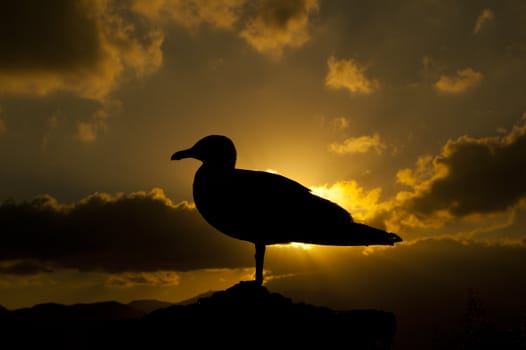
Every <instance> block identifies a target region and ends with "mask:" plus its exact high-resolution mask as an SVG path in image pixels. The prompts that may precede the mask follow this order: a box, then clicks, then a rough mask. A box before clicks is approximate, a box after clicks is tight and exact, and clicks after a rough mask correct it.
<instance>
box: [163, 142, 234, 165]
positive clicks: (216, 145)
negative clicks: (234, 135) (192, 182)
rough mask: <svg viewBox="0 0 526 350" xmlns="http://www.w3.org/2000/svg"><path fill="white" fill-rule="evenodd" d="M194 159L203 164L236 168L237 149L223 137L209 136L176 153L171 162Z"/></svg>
mask: <svg viewBox="0 0 526 350" xmlns="http://www.w3.org/2000/svg"><path fill="white" fill-rule="evenodd" d="M184 158H194V159H198V160H200V161H202V162H203V164H207V165H214V166H220V167H231V168H234V167H235V165H236V148H235V146H234V143H233V142H232V140H230V139H229V138H228V137H226V136H222V135H209V136H205V137H203V138H202V139H201V140H199V141H197V143H196V144H195V145H193V146H192V147H190V148H188V149H185V150H182V151H178V152H175V153H174V154H172V157H171V158H170V159H171V160H180V159H184Z"/></svg>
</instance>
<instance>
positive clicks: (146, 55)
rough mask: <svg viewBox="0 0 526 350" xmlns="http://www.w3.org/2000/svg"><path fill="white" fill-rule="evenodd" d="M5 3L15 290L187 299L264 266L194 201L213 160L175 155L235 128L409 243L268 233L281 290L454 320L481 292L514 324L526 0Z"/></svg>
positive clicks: (19, 295) (254, 149)
mask: <svg viewBox="0 0 526 350" xmlns="http://www.w3.org/2000/svg"><path fill="white" fill-rule="evenodd" d="M0 8H1V9H0V159H1V160H2V167H1V170H0V203H1V205H0V227H1V228H0V231H1V234H0V305H3V306H5V307H7V308H11V309H14V308H20V307H27V306H31V305H34V304H37V303H42V302H59V303H68V304H70V303H77V302H93V301H100V300H110V299H111V300H118V301H123V302H127V301H131V300H135V299H160V300H165V301H173V302H176V301H180V300H184V299H186V298H191V297H193V296H195V295H197V294H199V293H204V292H207V291H210V290H220V289H224V288H227V287H229V286H231V285H233V284H235V283H237V282H238V281H239V280H247V279H252V278H253V274H254V260H253V253H254V251H253V246H252V245H251V244H249V243H247V242H244V241H238V240H235V239H232V238H230V237H228V236H224V235H222V234H221V233H219V232H218V231H216V230H215V229H213V228H211V227H210V226H209V225H208V224H207V223H206V222H205V221H204V220H203V219H202V218H201V217H200V215H199V213H198V212H197V211H196V209H195V207H194V205H193V199H192V181H193V175H194V173H195V171H196V170H197V168H198V167H199V165H200V163H199V161H197V160H185V161H180V162H174V161H170V156H171V154H172V153H173V152H174V151H177V150H181V149H184V148H187V147H190V146H191V145H193V144H194V143H195V142H196V141H197V140H199V139H200V138H202V137H203V136H206V135H209V134H223V135H226V136H228V137H230V138H231V139H232V140H233V141H234V143H235V145H236V147H237V154H238V159H237V167H239V168H246V169H257V170H265V171H272V172H277V173H279V174H281V175H284V176H287V177H290V178H292V179H294V180H296V181H298V182H300V183H302V184H303V185H305V186H307V187H309V188H311V189H312V191H313V192H314V193H317V194H319V195H321V196H324V197H326V198H328V199H330V200H333V201H335V202H337V203H338V204H340V205H342V206H343V207H344V208H346V209H347V210H348V211H349V212H350V213H351V214H352V216H353V217H354V219H355V221H358V222H364V223H367V224H369V225H372V226H375V227H379V228H383V229H386V230H388V231H390V232H396V233H397V234H399V235H400V236H401V237H402V238H403V239H404V242H403V243H401V244H397V245H396V246H395V247H390V248H385V247H376V248H374V247H325V246H324V247H320V246H302V245H289V246H276V247H269V248H268V249H267V254H266V261H265V275H266V281H265V285H266V286H267V287H268V288H269V289H271V290H273V291H276V292H280V293H283V294H284V295H286V296H289V297H292V298H294V299H295V300H299V301H307V302H312V303H315V304H321V305H326V306H330V307H334V308H340V309H351V308H377V309H385V310H390V311H393V312H395V313H396V314H397V316H398V317H399V320H400V322H401V324H402V325H406V326H407V325H411V324H422V323H426V322H427V323H432V322H435V321H436V322H438V321H437V320H438V319H439V318H441V319H444V320H447V322H446V321H445V322H446V324H448V325H451V322H452V321H451V320H457V319H461V318H462V316H463V312H464V310H463V308H464V306H465V304H466V302H465V301H466V297H467V296H468V294H469V293H470V292H469V291H476V293H477V295H479V296H480V299H481V300H483V301H484V304H485V305H486V308H487V311H488V314H489V315H491V316H492V317H495V318H496V319H497V318H499V317H505V316H507V317H511V316H514V317H515V316H517V315H519V314H520V313H522V314H524V313H526V301H525V300H524V298H523V295H526V282H525V281H524V278H523V276H524V275H525V273H526V233H525V231H524V227H525V224H526V181H525V180H524V179H525V178H526V166H525V161H526V99H525V98H524V86H526V25H525V23H526V3H524V2H523V1H520V0H516V1H514V0H504V1H462V2H460V1H450V0H445V1H442V0H441V1H438V0H401V1H381V0H372V1H336V0H294V1H293V0H283V1H277V0H254V1H249V0H215V1H212V0H153V1H148V0H125V1H111V0H107V1H105V0H90V1H87V0H86V1H81V0H78V1H69V0H49V1H45V2H44V1H37V0H21V1H4V2H2V4H1V5H0ZM444 305H447V307H444ZM440 312H441V313H440ZM417 314H418V315H420V317H421V318H420V319H418V318H417V317H416V316H415V315H417ZM439 314H440V315H439ZM434 317H436V319H435V318H434ZM488 317H489V316H488ZM433 320H434V321H433ZM411 322H413V323H411ZM408 327H409V326H408ZM403 329H404V328H402V330H401V332H404V330H403ZM405 329H407V327H406V328H405Z"/></svg>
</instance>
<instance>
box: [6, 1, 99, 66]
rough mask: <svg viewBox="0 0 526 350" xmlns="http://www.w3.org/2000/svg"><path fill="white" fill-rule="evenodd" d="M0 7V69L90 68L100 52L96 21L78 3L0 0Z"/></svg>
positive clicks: (80, 3) (81, 4)
mask: <svg viewBox="0 0 526 350" xmlns="http://www.w3.org/2000/svg"><path fill="white" fill-rule="evenodd" d="M0 8H1V9H0V52H1V54H0V70H2V71H5V70H9V71H19V72H27V70H30V71H42V70H44V71H47V70H51V71H63V70H71V69H78V68H81V67H90V66H92V65H93V63H94V62H95V61H96V60H97V57H99V56H100V55H101V54H102V52H101V47H100V43H99V40H100V39H99V37H98V35H97V33H98V29H97V27H96V21H95V20H94V18H93V14H90V11H89V9H88V8H85V5H83V3H82V2H79V1H67V0H50V1H46V2H42V1H38V0H21V1H4V2H2V5H0Z"/></svg>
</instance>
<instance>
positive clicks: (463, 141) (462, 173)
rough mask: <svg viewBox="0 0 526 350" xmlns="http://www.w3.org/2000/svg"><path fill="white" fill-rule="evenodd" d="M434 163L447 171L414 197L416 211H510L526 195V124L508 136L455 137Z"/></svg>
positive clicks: (413, 206)
mask: <svg viewBox="0 0 526 350" xmlns="http://www.w3.org/2000/svg"><path fill="white" fill-rule="evenodd" d="M434 162H435V166H436V167H437V168H440V167H445V169H447V173H446V175H445V176H439V177H437V178H436V179H435V180H434V181H432V182H431V183H430V184H429V189H428V190H426V191H423V192H422V193H421V194H420V195H419V196H417V197H415V198H413V199H412V201H411V209H412V210H416V211H418V212H422V213H430V212H432V211H436V210H441V209H447V210H448V211H449V212H450V213H451V214H453V215H455V216H465V215H470V214H484V213H491V212H497V211H503V210H506V209H508V208H510V207H512V206H514V205H515V204H517V203H518V201H519V200H520V199H521V198H524V197H525V196H526V181H524V179H526V167H525V166H524V164H525V162H526V124H525V123H522V124H521V125H517V126H515V127H514V129H513V130H512V131H511V132H510V133H509V134H508V135H506V136H504V137H491V138H472V137H467V136H465V137H460V138H458V139H457V140H454V141H449V142H448V143H447V144H446V146H445V147H444V149H443V151H442V154H441V155H440V156H438V157H436V158H435V159H434Z"/></svg>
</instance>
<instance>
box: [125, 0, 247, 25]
mask: <svg viewBox="0 0 526 350" xmlns="http://www.w3.org/2000/svg"><path fill="white" fill-rule="evenodd" d="M245 2H246V0H171V1H170V0H155V1H149V0H135V1H134V2H133V3H132V10H133V11H134V12H136V13H138V14H141V15H142V16H145V17H147V18H148V19H150V20H152V21H155V22H163V21H173V22H175V23H177V24H178V25H180V26H183V27H185V28H188V29H196V28H197V27H199V26H200V25H202V24H205V23H206V24H209V25H211V26H213V27H215V28H220V29H231V28H232V27H233V25H234V24H235V23H236V22H237V21H238V20H239V18H240V15H241V9H242V7H243V5H244V4H245Z"/></svg>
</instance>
